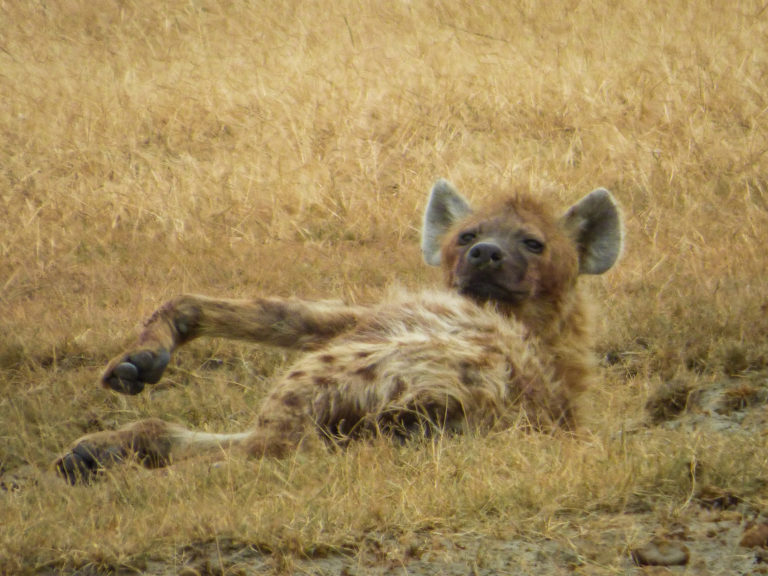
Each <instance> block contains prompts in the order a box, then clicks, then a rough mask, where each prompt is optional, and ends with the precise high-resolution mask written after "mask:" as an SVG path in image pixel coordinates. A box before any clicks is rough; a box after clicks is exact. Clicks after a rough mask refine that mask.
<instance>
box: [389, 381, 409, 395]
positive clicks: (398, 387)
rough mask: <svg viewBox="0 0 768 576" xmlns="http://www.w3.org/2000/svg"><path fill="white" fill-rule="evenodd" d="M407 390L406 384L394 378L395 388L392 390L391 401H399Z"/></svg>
mask: <svg viewBox="0 0 768 576" xmlns="http://www.w3.org/2000/svg"><path fill="white" fill-rule="evenodd" d="M406 390H408V384H406V383H405V380H403V379H402V378H395V388H394V390H392V398H391V400H399V399H400V397H401V396H402V395H403V393H404V392H405V391H406Z"/></svg>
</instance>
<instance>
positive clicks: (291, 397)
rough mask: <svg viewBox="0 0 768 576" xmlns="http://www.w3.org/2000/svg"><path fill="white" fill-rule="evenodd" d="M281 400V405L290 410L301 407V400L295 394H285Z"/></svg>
mask: <svg viewBox="0 0 768 576" xmlns="http://www.w3.org/2000/svg"><path fill="white" fill-rule="evenodd" d="M281 400H282V401H283V404H285V405H286V406H289V407H290V408H298V407H299V406H300V405H301V398H300V397H299V395H298V394H296V393H295V392H286V393H285V394H283V396H282V398H281Z"/></svg>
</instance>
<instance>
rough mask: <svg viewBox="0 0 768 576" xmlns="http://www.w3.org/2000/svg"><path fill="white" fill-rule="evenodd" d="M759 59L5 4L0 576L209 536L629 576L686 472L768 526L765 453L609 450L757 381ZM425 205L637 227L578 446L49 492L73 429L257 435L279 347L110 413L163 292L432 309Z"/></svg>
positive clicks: (744, 12) (766, 71) (605, 311)
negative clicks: (652, 411)
mask: <svg viewBox="0 0 768 576" xmlns="http://www.w3.org/2000/svg"><path fill="white" fill-rule="evenodd" d="M766 37H768V11H766V9H765V6H764V3H763V2H762V1H753V2H748V1H745V2H735V3H722V2H714V1H711V2H698V3H692V2H672V3H669V2H656V1H651V2H646V1H643V2H640V1H635V0H629V1H626V2H610V1H603V2H586V1H578V0H573V1H569V2H564V3H563V2H543V3H538V2H525V1H520V2H514V3H507V2H490V3H488V2H486V3H471V2H461V3H449V4H446V3H437V2H407V1H403V2H346V1H341V2H335V3H333V4H328V3H305V2H257V3H248V2H233V3H228V4H222V3H217V2H207V1H194V0H192V1H184V2H181V1H171V2H164V3H154V2H146V1H144V0H135V1H132V0H122V1H119V2H109V1H106V0H104V1H76V0H67V1H65V2H37V1H36V2H0V95H1V98H0V102H2V104H0V134H1V136H0V202H1V203H2V210H3V214H4V217H3V225H2V227H0V323H1V324H0V328H1V329H0V387H1V388H0V391H1V393H0V437H1V438H2V442H0V463H1V465H2V470H3V471H4V472H7V473H11V472H13V471H15V470H18V469H24V468H23V467H26V468H25V469H27V470H28V474H31V476H32V478H33V479H34V481H35V482H36V483H34V482H33V483H32V484H31V486H25V487H24V488H23V489H22V490H19V491H7V492H5V493H2V494H0V499H2V500H3V502H2V505H0V526H2V528H0V572H5V573H16V572H18V571H21V570H28V571H34V570H36V569H44V568H45V569H53V568H56V567H59V568H61V567H63V568H65V569H69V568H71V569H74V568H77V567H80V568H82V567H84V566H91V567H96V568H99V567H100V569H103V570H106V571H109V570H116V569H117V568H116V567H120V566H122V567H131V566H133V567H138V568H141V566H144V568H145V569H148V568H147V566H148V565H147V562H148V561H149V560H152V561H159V562H161V563H164V564H163V565H165V566H168V567H170V568H168V569H169V570H172V567H173V566H174V562H177V563H178V562H181V560H180V559H179V552H178V551H179V549H182V548H183V547H184V546H185V545H189V544H190V543H195V542H208V541H212V540H216V541H217V542H218V540H219V539H228V540H232V541H236V542H241V543H245V544H251V545H254V546H257V547H258V548H259V549H262V550H267V551H272V552H273V553H274V555H275V557H279V558H282V559H283V560H281V562H282V563H281V562H278V563H277V567H276V568H275V569H276V570H283V571H290V570H291V560H290V559H291V558H293V557H296V556H297V555H298V556H300V555H302V554H310V555H311V554H326V553H331V552H334V551H338V552H342V553H344V554H347V555H352V556H354V555H355V554H358V553H360V550H362V549H363V548H364V547H365V542H367V541H369V540H371V539H376V538H378V537H379V536H378V535H382V534H383V535H387V537H389V538H392V540H393V542H395V544H393V546H395V548H397V547H398V546H399V547H400V548H401V549H403V550H406V551H407V550H409V546H410V544H409V538H410V537H411V536H412V535H414V534H423V533H425V532H427V533H440V534H446V535H448V536H447V537H449V538H454V539H456V540H459V539H460V538H461V537H462V536H461V535H462V534H464V535H466V534H489V535H496V536H506V535H509V534H513V535H516V536H519V537H523V538H527V539H530V540H536V539H540V538H550V539H560V541H562V542H563V545H564V546H566V547H567V542H569V539H570V538H571V537H572V535H573V534H574V533H579V534H581V535H582V536H583V535H586V536H587V537H589V536H590V535H593V536H594V537H595V538H598V539H599V537H600V535H601V534H603V535H604V534H605V529H606V526H612V527H614V528H615V527H616V526H618V528H616V529H617V530H619V532H620V534H621V537H620V540H621V539H622V538H623V539H624V541H623V543H621V542H620V543H619V544H616V546H615V547H614V548H613V549H612V552H611V553H610V554H608V555H607V556H606V557H604V558H600V559H596V558H592V559H590V558H587V559H586V560H584V561H585V562H586V563H587V564H586V566H587V567H588V568H589V569H591V570H593V571H595V572H600V571H601V570H604V573H615V571H616V570H618V569H619V567H620V566H622V562H623V558H625V556H626V550H627V547H629V546H630V545H631V544H632V542H633V541H634V540H636V539H640V538H642V537H643V534H644V532H643V529H642V526H641V525H640V524H637V523H634V522H635V521H634V520H632V519H631V518H630V517H628V516H626V515H625V514H623V513H624V512H626V511H627V510H630V511H631V510H646V516H647V515H650V517H652V518H655V519H657V520H659V521H663V520H664V519H666V518H675V517H677V516H679V515H680V514H681V511H683V510H684V509H685V507H686V506H687V505H688V504H689V503H690V497H691V494H692V491H693V490H694V489H695V486H694V484H695V483H696V482H697V481H698V480H697V478H696V477H695V475H693V474H692V473H691V463H692V462H699V463H701V464H702V465H701V466H700V468H699V469H700V470H704V472H703V474H705V478H704V480H702V481H707V482H711V483H714V484H717V485H719V486H722V487H726V488H728V489H729V490H732V491H735V492H737V493H740V494H742V495H744V496H745V497H748V498H750V499H752V501H754V502H756V503H757V505H758V506H759V505H765V502H766V492H765V489H764V484H761V479H762V480H764V479H765V466H766V461H765V456H764V454H765V453H766V451H765V449H766V438H765V436H751V437H749V436H747V437H733V438H732V437H724V436H721V435H718V434H714V433H713V434H709V433H703V432H702V433H691V432H686V431H684V430H666V429H659V428H648V429H643V431H642V433H641V434H639V435H629V436H628V435H626V434H622V433H620V432H621V431H622V430H625V429H627V428H634V429H637V426H638V425H639V423H642V422H644V419H645V415H644V413H643V404H644V402H645V400H646V398H647V397H648V395H649V394H650V393H651V392H652V391H653V389H654V388H655V387H656V386H657V385H658V384H659V383H660V382H665V381H668V380H670V379H682V380H684V381H695V382H696V383H697V385H699V386H705V387H706V386H708V385H712V384H714V383H716V382H719V381H721V380H722V379H724V378H725V377H726V373H727V374H730V375H731V376H733V375H737V376H738V375H740V374H744V373H747V372H749V373H752V374H754V373H757V374H764V372H765V369H766V365H767V364H768V343H767V338H766V337H767V336H768V319H767V318H766V316H767V314H766V312H767V310H766V306H768V287H766V281H765V279H766V276H767V275H768V270H766V264H767V263H768V256H766V251H765V246H766V245H767V244H768V178H767V177H766V174H768V158H767V155H766V153H767V152H768V133H767V130H766V122H767V118H766V114H767V112H766V111H767V110H768V102H767V98H768V51H766V44H765V38H766ZM437 177H447V178H450V179H451V180H453V181H454V182H455V183H456V184H457V185H458V186H459V187H460V188H462V189H463V190H464V191H465V192H466V193H467V194H468V195H469V196H471V197H472V198H473V199H475V200H477V201H482V200H483V199H485V198H489V197H492V196H494V195H496V194H499V193H503V191H504V190H505V189H507V188H509V187H510V186H512V185H519V184H524V185H530V187H531V188H532V189H534V190H541V191H542V194H549V195H551V196H552V197H553V198H554V199H555V200H556V201H558V202H561V203H562V204H567V203H569V202H572V201H574V200H576V199H577V198H578V197H580V196H581V195H582V194H583V193H585V192H587V191H589V190H590V189H591V188H593V187H595V186H598V185H601V186H606V187H608V188H610V189H611V190H612V191H614V193H615V194H616V196H617V197H618V199H619V200H620V201H621V203H622V205H623V207H624V211H625V216H626V226H627V249H626V253H625V255H624V258H623V260H622V261H621V262H620V264H619V266H618V268H617V269H616V270H614V271H612V272H611V273H610V274H609V275H607V276H606V277H604V278H601V279H599V280H596V281H591V280H590V281H589V282H590V284H591V286H592V288H593V289H594V291H595V293H596V296H597V299H598V302H599V304H600V306H599V311H600V314H601V332H600V335H599V349H598V352H599V353H600V355H601V356H604V357H605V358H607V362H605V366H604V369H603V381H602V383H601V386H600V387H598V389H596V390H595V391H594V392H593V402H592V404H593V405H595V406H597V407H598V408H599V409H598V410H596V411H595V413H594V414H593V415H592V416H591V417H590V419H589V429H590V432H589V434H588V435H587V438H586V439H582V440H580V441H571V440H564V439H558V438H549V437H539V436H525V435H520V434H518V433H516V432H514V431H511V432H509V433H506V434H501V435H499V436H495V437H492V438H460V439H444V440H443V441H442V442H440V443H438V444H434V445H433V444H425V445H416V446H408V447H405V448H396V447H391V446H387V445H384V444H374V445H361V446H356V447H353V448H352V449H351V450H350V451H348V452H344V453H335V454H320V455H318V454H313V455H298V456H297V457H296V458H295V459H293V460H290V461H288V462H271V461H265V462H261V463H259V462H244V461H240V460H237V459H234V460H231V461H229V462H228V464H227V466H225V467H214V468H211V467H210V466H208V464H206V465H205V466H198V467H196V466H194V465H186V466H182V467H179V468H178V469H175V470H171V471H168V472H167V473H164V474H158V473H149V472H144V471H131V472H129V473H126V474H125V475H123V474H116V475H112V476H109V477H108V478H107V480H106V481H105V482H102V483H100V484H98V485H96V486H93V487H89V488H79V487H78V488H74V489H72V488H69V487H67V486H65V485H64V484H63V483H61V482H58V481H57V480H56V479H55V478H52V477H50V475H49V474H48V472H47V471H46V470H47V469H46V467H47V465H48V463H49V462H50V461H51V460H52V458H53V457H54V456H55V455H56V454H57V452H58V451H60V450H61V449H62V447H63V446H65V445H66V444H67V443H69V442H70V441H71V440H72V439H74V438H75V437H77V436H78V435H80V434H82V433H83V432H85V431H89V430H94V429H99V428H102V427H109V426H114V425H118V424H120V423H124V422H126V421H129V420H132V419H135V418H137V417H140V416H147V415H158V416H163V417H170V418H175V419H178V420H180V421H183V422H185V423H188V424H191V425H195V426H199V427H201V428H205V429H210V430H237V429H241V428H242V427H243V426H245V425H246V424H247V422H248V421H249V419H250V416H251V414H252V413H253V410H254V407H255V405H256V403H257V402H258V399H259V397H260V396H261V395H262V394H263V391H264V389H265V388H266V387H267V386H268V385H269V377H270V375H271V374H272V373H273V371H274V370H276V369H278V368H279V367H280V366H281V365H283V364H284V362H285V361H286V356H285V355H284V354H283V353H281V352H279V351H274V350H262V349H254V348H253V347H250V346H246V345H241V344H232V343H229V342H223V341H215V342H206V343H199V344H195V345H193V346H191V347H190V348H189V349H188V350H185V351H184V353H183V354H180V355H179V359H178V362H177V363H176V365H175V366H174V367H173V368H172V370H171V371H170V373H169V375H168V377H167V378H166V379H165V380H164V383H163V384H162V385H159V386H158V387H156V389H154V390H153V391H150V392H149V393H145V394H144V395H142V396H138V397H134V398H124V397H118V396H116V395H113V394H110V393H108V392H106V391H103V390H100V389H99V388H98V387H96V386H95V385H94V382H95V378H96V375H97V374H98V371H99V369H100V367H101V366H102V365H103V364H104V362H105V361H106V360H107V359H108V358H109V357H110V356H111V355H113V354H114V353H116V352H117V351H118V350H119V349H120V347H121V346H122V345H123V344H124V343H125V342H126V341H127V340H128V339H129V338H130V337H131V336H132V335H133V334H134V333H135V331H136V329H137V327H138V326H139V323H140V321H141V320H142V319H143V318H144V317H146V316H147V315H148V314H149V313H150V312H151V311H152V310H153V309H154V308H155V307H156V306H157V305H159V304H160V303H161V302H162V301H164V300H165V299H167V298H169V297H170V296H172V295H174V294H176V293H179V292H185V291H193V292H202V293H207V294H211V295H221V296H246V295H249V294H278V295H291V294H296V295H300V296H304V297H344V298H346V299H349V300H352V301H371V300H375V299H376V298H377V297H378V296H379V295H380V294H382V293H383V291H384V290H385V288H386V286H388V285H390V284H392V283H398V284H402V285H405V286H421V285H431V284H436V283H438V282H439V277H438V274H437V272H435V271H433V270H427V269H426V267H425V266H424V265H422V264H421V262H420V255H419V252H418V223H419V214H420V211H421V209H422V207H423V205H424V199H425V193H426V190H428V188H429V186H430V184H431V182H432V181H433V180H434V179H435V178H437ZM763 380H764V378H763ZM30 469H31V472H29V470H30ZM761 486H763V487H761ZM451 535H453V536H451ZM323 551H325V552H323ZM94 569H95V568H94ZM585 570H586V568H585Z"/></svg>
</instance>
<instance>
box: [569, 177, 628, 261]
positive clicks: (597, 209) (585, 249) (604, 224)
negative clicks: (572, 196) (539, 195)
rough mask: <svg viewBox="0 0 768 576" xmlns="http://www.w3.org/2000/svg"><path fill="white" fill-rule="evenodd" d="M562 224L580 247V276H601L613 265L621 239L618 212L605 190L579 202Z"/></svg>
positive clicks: (621, 233) (610, 196)
mask: <svg viewBox="0 0 768 576" xmlns="http://www.w3.org/2000/svg"><path fill="white" fill-rule="evenodd" d="M562 223H563V225H564V227H565V228H566V230H568V232H569V233H570V234H571V235H572V237H573V238H574V239H575V240H576V243H577V244H578V246H579V273H580V274H602V273H603V272H605V271H606V270H608V269H609V268H611V266H613V265H614V264H615V263H616V260H618V258H619V255H620V254H621V248H622V244H623V238H624V230H623V228H622V224H621V212H620V210H619V207H618V205H617V204H616V200H614V199H613V196H612V195H611V193H610V192H608V190H606V189H605V188H598V189H597V190H593V191H592V192H590V193H589V194H587V195H586V196H585V197H584V198H582V199H581V200H579V201H578V202H577V203H576V204H574V205H573V206H571V208H570V209H569V210H568V211H567V212H566V213H565V216H563V219H562Z"/></svg>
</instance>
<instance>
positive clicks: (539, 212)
mask: <svg viewBox="0 0 768 576" xmlns="http://www.w3.org/2000/svg"><path fill="white" fill-rule="evenodd" d="M621 246H622V226H621V216H620V213H619V209H618V207H617V205H616V202H615V201H614V199H613V197H612V196H611V194H610V192H608V191H607V190H604V189H602V188H600V189H597V190H595V191H593V192H591V193H590V194H588V195H587V196H585V197H584V198H583V199H582V200H580V201H579V202H577V203H576V204H575V205H573V206H572V207H571V208H570V209H568V210H567V211H566V212H565V214H563V215H560V216H558V215H556V214H554V213H553V212H552V210H551V209H550V208H549V207H548V206H547V205H546V204H544V203H542V202H541V201H539V200H537V199H536V198H533V197H532V196H530V195H527V194H516V195H513V196H511V197H509V198H506V199H505V200H503V201H502V202H501V203H499V204H496V205H493V206H491V207H488V208H485V209H482V210H478V211H474V210H473V209H472V208H470V206H469V203H468V202H467V200H466V199H464V198H463V197H462V196H461V195H460V194H459V193H458V192H457V191H456V190H455V189H454V188H453V186H452V185H451V184H450V183H448V182H446V181H445V180H439V181H438V182H437V183H436V184H435V185H434V187H433V188H432V192H431V194H430V197H429V202H428V204H427V209H426V212H425V214H424V225H423V229H422V242H421V247H422V251H423V254H424V259H425V260H426V261H427V263H428V264H431V265H433V266H442V268H443V270H444V272H445V278H446V282H447V283H448V286H449V287H451V288H452V289H454V290H456V291H458V292H459V293H460V294H463V295H465V296H467V297H469V298H471V299H473V300H475V301H477V302H480V303H485V302H494V303H497V304H499V305H501V306H502V308H505V309H508V310H510V312H514V311H515V310H516V309H518V308H520V307H522V306H523V305H525V304H526V303H535V302H542V303H543V302H554V301H557V300H559V299H560V298H561V297H562V296H563V294H564V293H566V292H568V291H569V290H570V289H571V288H572V287H573V285H574V284H575V282H576V278H577V276H578V275H579V274H602V273H603V272H605V271H606V270H608V269H609V268H611V266H613V264H614V263H615V262H616V260H617V258H618V257H619V254H620V253H621Z"/></svg>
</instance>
